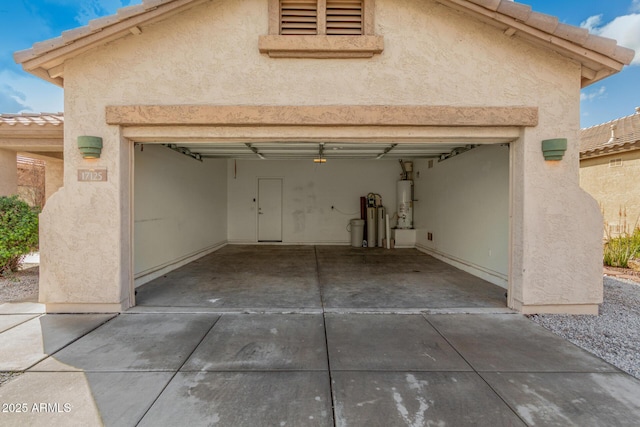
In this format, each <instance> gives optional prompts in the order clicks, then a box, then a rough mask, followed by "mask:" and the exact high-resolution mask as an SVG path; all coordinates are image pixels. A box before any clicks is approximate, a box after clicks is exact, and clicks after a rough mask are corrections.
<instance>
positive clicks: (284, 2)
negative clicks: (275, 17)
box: [280, 0, 318, 35]
mask: <svg viewBox="0 0 640 427" xmlns="http://www.w3.org/2000/svg"><path fill="white" fill-rule="evenodd" d="M280 34H283V35H314V34H318V2H317V0H297V1H293V0H281V1H280Z"/></svg>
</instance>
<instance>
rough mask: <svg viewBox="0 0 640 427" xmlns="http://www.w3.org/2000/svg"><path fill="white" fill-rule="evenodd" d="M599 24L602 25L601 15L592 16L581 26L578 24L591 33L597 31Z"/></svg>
mask: <svg viewBox="0 0 640 427" xmlns="http://www.w3.org/2000/svg"><path fill="white" fill-rule="evenodd" d="M600 23H602V15H594V16H590V17H588V18H587V19H586V20H585V21H584V22H583V23H582V24H580V26H581V27H582V28H586V29H587V30H589V31H591V32H593V31H595V30H596V29H597V27H598V26H599V25H600Z"/></svg>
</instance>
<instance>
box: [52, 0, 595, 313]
mask: <svg viewBox="0 0 640 427" xmlns="http://www.w3.org/2000/svg"><path fill="white" fill-rule="evenodd" d="M268 24H269V16H268V2H267V1H266V0H246V1H231V0H214V1H211V2H206V3H204V4H202V5H199V6H195V7H194V8H192V9H190V10H187V11H186V12H183V13H181V14H179V15H175V16H173V17H172V18H171V19H168V20H165V21H163V22H160V23H156V24H154V25H151V26H148V27H145V28H144V31H143V32H142V34H139V35H130V36H127V37H125V38H122V39H119V40H115V41H113V42H112V43H109V44H106V45H104V46H100V47H97V48H95V49H93V50H90V51H88V52H86V53H83V54H82V55H79V56H76V57H74V58H71V59H68V60H67V61H66V62H65V64H64V86H65V150H64V157H65V168H64V188H63V189H62V190H61V191H58V192H57V193H56V194H54V195H53V196H52V197H51V199H50V200H49V201H48V203H47V206H46V208H45V210H44V212H43V214H42V216H41V257H42V260H43V262H42V267H41V278H40V289H41V293H40V300H41V302H43V303H46V304H47V309H48V310H49V311H52V312H55V311H74V312H78V311H121V310H123V309H126V308H128V307H129V306H131V304H132V303H133V296H132V289H133V286H132V285H133V280H134V263H133V249H132V248H133V231H132V227H133V225H132V223H133V220H132V212H133V211H132V209H133V208H132V206H133V200H132V198H133V191H132V189H133V182H132V181H133V179H132V176H133V158H134V157H133V153H134V147H133V143H132V141H131V140H130V139H128V137H130V138H133V137H134V135H135V139H137V140H144V139H145V138H147V139H149V140H162V138H163V136H164V138H165V139H168V138H170V137H175V136H178V135H179V136H180V137H181V138H183V139H185V140H215V139H216V138H221V137H225V138H244V139H246V140H249V141H251V140H252V138H255V139H256V140H259V139H260V138H265V137H268V138H273V139H277V138H282V139H287V138H289V139H294V138H296V137H297V138H302V139H307V140H308V139H316V140H322V139H323V138H328V137H331V138H333V139H335V140H341V139H345V140H346V139H347V138H350V139H351V140H353V139H356V140H363V141H364V140H370V141H375V140H378V139H380V140H386V139H389V138H393V137H395V138H399V139H404V140H407V141H410V140H416V139H420V140H437V139H438V138H441V137H442V136H443V135H449V137H452V135H453V136H455V138H457V139H458V140H460V141H468V142H474V141H484V142H486V141H487V140H489V141H490V140H493V141H495V142H504V139H505V135H510V137H508V140H509V141H511V144H510V152H509V162H510V171H509V175H510V176H509V192H510V200H509V218H510V228H509V261H508V282H509V285H508V286H509V301H508V305H509V306H510V307H513V308H515V309H518V310H520V311H522V312H524V313H532V312H559V311H561V312H576V313H597V309H598V304H599V303H600V302H601V301H602V275H601V273H602V271H601V268H602V267H601V252H600V251H601V246H600V244H601V233H600V229H601V228H600V227H601V224H602V218H601V215H600V209H599V207H598V204H597V203H596V202H595V201H594V200H593V199H592V198H591V197H590V196H589V195H587V194H586V193H585V192H584V191H583V190H581V188H580V187H579V180H578V178H579V174H578V169H579V148H578V139H577V138H578V129H579V99H580V98H579V91H580V87H581V66H580V64H579V63H577V62H576V61H575V60H572V59H568V58H566V57H563V56H561V55H559V54H557V53H554V52H552V51H550V50H547V49H544V48H541V47H537V46H534V45H532V44H530V43H528V42H526V41H523V40H521V39H517V38H510V37H508V36H505V34H503V33H502V32H501V31H499V30H497V29H496V28H494V27H492V26H490V25H488V24H485V23H482V22H480V21H478V20H475V19H472V18H469V17H468V16H467V15H465V14H463V13H461V12H458V11H455V10H453V9H451V8H449V7H446V6H444V5H442V4H439V3H437V2H435V1H428V0H427V1H425V0H404V1H392V0H376V3H375V34H376V35H378V36H382V37H383V38H384V50H383V51H382V53H380V54H377V55H374V56H373V57H371V58H339V59H309V58H272V57H269V56H268V55H267V54H263V53H260V51H259V48H258V41H259V39H260V37H261V36H264V35H267V34H268V33H269V32H268ZM141 105H154V106H167V109H168V110H169V111H171V110H172V109H174V108H175V111H176V113H178V112H180V111H183V112H184V108H185V107H183V106H186V105H188V106H204V107H205V108H206V106H233V108H239V110H240V111H242V106H286V107H289V108H293V109H295V108H296V107H298V106H300V107H303V106H325V107H326V108H328V109H331V108H332V107H331V106H342V107H345V106H347V107H348V106H354V108H356V109H357V108H358V107H362V106H389V107H393V106H424V107H442V106H447V107H452V108H453V109H454V114H453V116H455V109H456V108H460V109H461V111H462V109H464V108H466V107H480V108H484V107H501V108H504V107H507V108H509V107H529V108H533V109H536V110H537V122H536V124H529V125H514V124H512V125H504V126H501V125H495V124H492V123H487V125H488V126H484V125H483V124H482V123H480V124H474V125H473V126H465V125H464V123H463V124H462V125H461V124H460V123H459V122H457V121H456V120H455V119H454V118H452V117H450V116H446V115H444V116H439V117H440V120H439V122H438V123H437V124H431V125H425V124H424V123H422V124H421V123H417V124H416V123H414V124H412V123H408V124H403V125H393V124H391V125H389V126H386V127H385V126H375V125H373V124H371V123H369V124H367V123H365V124H357V125H356V126H351V125H349V124H348V123H349V122H347V123H346V124H342V125H341V124H334V125H333V126H323V124H322V123H320V124H314V125H313V126H300V125H301V124H304V123H299V124H297V125H296V124H295V123H293V124H287V123H283V124H278V125H272V126H269V127H264V126H260V125H259V124H257V125H255V126H236V125H231V124H232V123H231V124H230V123H226V124H225V123H216V124H215V126H203V125H201V124H198V125H189V124H176V123H175V122H171V121H168V122H167V123H165V124H164V125H163V124H162V123H154V124H153V125H148V124H145V123H142V122H144V121H145V120H142V119H141V120H140V122H141V123H140V125H139V126H136V124H135V123H129V124H127V125H126V126H124V125H119V124H109V123H107V119H106V111H107V107H109V106H141ZM173 106H176V107H173ZM189 108H195V110H194V111H196V114H199V113H198V110H197V108H196V107H189ZM134 122H135V120H134ZM81 135H94V136H100V137H102V138H103V140H104V148H103V151H102V156H101V157H100V159H97V160H85V159H82V157H81V155H80V153H79V152H78V149H77V146H76V139H77V137H78V136H81ZM309 135H312V137H311V138H310V137H309ZM549 138H567V139H568V142H569V144H568V145H569V147H568V150H567V152H566V153H565V156H564V158H563V160H561V161H545V160H544V158H543V156H542V153H541V149H540V144H541V141H542V140H544V139H549ZM86 168H104V169H107V170H108V176H109V178H108V181H106V182H91V183H87V182H78V180H77V170H78V169H86ZM423 231H424V230H423ZM424 234H425V233H422V232H418V233H417V236H418V242H417V243H418V244H421V245H422V246H424V247H428V245H429V243H427V241H426V235H424Z"/></svg>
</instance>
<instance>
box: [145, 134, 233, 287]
mask: <svg viewBox="0 0 640 427" xmlns="http://www.w3.org/2000/svg"><path fill="white" fill-rule="evenodd" d="M134 181H135V193H134V194H135V202H134V209H135V224H134V228H135V230H134V232H135V237H134V262H135V277H136V286H139V285H141V284H143V283H146V282H148V281H149V280H152V279H154V278H155V277H158V276H160V275H162V274H164V273H165V272H166V271H170V270H172V269H174V268H177V267H179V266H180V265H183V264H184V263H186V262H188V261H191V260H193V259H195V258H197V257H199V256H202V255H204V254H206V253H207V252H209V251H212V250H215V249H216V248H217V247H219V246H221V245H224V244H225V243H226V239H227V164H226V161H225V160H205V161H204V162H198V161H196V160H194V159H191V158H189V157H187V156H185V155H182V154H180V153H176V152H175V151H172V150H170V149H168V148H166V147H163V146H161V145H150V144H145V145H144V150H143V151H140V147H136V153H135V180H134Z"/></svg>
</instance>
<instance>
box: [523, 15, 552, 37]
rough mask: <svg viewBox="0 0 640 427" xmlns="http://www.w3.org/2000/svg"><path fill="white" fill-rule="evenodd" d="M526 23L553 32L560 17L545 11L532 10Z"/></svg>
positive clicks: (546, 31)
mask: <svg viewBox="0 0 640 427" xmlns="http://www.w3.org/2000/svg"><path fill="white" fill-rule="evenodd" d="M525 24H527V25H530V26H532V27H534V28H537V29H539V30H542V31H544V32H545V33H549V34H553V32H554V31H555V30H556V27H557V26H558V18H557V17H555V16H551V15H546V14H544V13H538V12H531V14H530V15H529V18H527V20H526V21H525Z"/></svg>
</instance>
